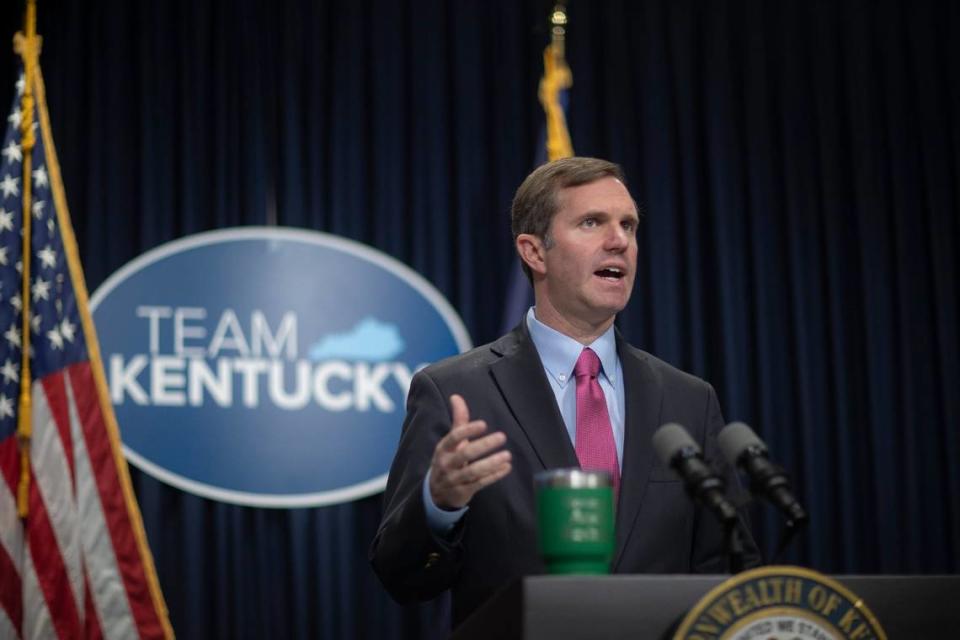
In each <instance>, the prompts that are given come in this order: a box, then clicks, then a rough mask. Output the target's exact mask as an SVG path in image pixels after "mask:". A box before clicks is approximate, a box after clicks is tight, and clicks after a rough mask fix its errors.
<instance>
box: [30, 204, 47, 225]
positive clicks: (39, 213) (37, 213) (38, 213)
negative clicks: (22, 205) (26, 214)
mask: <svg viewBox="0 0 960 640" xmlns="http://www.w3.org/2000/svg"><path fill="white" fill-rule="evenodd" d="M46 204H47V203H46V201H45V200H34V201H33V205H32V206H31V210H32V211H33V217H34V218H36V219H37V220H39V219H40V218H42V217H43V208H44V207H45V206H46Z"/></svg>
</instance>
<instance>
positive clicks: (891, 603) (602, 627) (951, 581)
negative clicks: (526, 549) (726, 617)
mask: <svg viewBox="0 0 960 640" xmlns="http://www.w3.org/2000/svg"><path fill="white" fill-rule="evenodd" d="M729 577H730V576H691V575H675V576H674V575H631V576H620V575H613V576H530V577H526V578H522V579H520V580H517V581H515V582H513V583H511V584H509V585H507V586H506V587H504V589H502V590H501V591H500V592H498V593H497V594H496V595H495V596H493V597H492V598H491V599H490V600H489V601H488V602H486V603H485V604H484V605H483V606H482V607H480V608H479V609H478V610H477V611H475V612H474V613H473V614H472V615H471V616H470V617H469V618H467V619H466V620H465V621H464V622H463V624H461V625H460V626H459V627H457V629H455V630H454V633H453V636H452V637H453V638H454V639H455V640H475V639H480V638H483V639H485V640H486V639H489V638H498V639H507V638H515V639H518V640H521V639H522V640H547V639H549V640H563V639H565V638H570V639H574V638H576V639H579V638H598V639H601V638H602V639H605V640H619V639H621V638H623V639H624V640H626V639H627V638H629V639H630V640H636V639H638V638H669V637H671V635H672V633H673V632H674V630H675V628H676V626H677V624H678V623H679V622H680V620H681V619H682V618H683V616H684V615H685V613H686V612H687V611H688V610H689V609H690V608H691V607H693V606H694V605H695V604H696V603H697V601H698V600H699V599H700V598H701V597H702V596H703V595H705V594H706V593H707V592H708V591H709V590H710V589H712V588H713V587H715V586H717V585H718V584H720V583H721V582H723V581H724V580H727V579H728V578H729ZM834 579H835V580H837V581H839V582H840V583H841V584H842V585H843V586H845V587H846V588H847V589H849V590H850V591H852V592H853V593H855V594H856V595H857V596H859V597H860V598H861V599H862V600H863V602H864V603H865V604H866V606H867V607H868V608H869V609H870V610H871V611H872V612H873V614H874V615H875V616H876V617H877V619H878V620H879V622H880V624H881V626H882V627H883V629H884V631H885V632H886V634H887V637H888V638H889V639H890V640H896V639H898V638H911V639H918V640H919V639H922V638H944V637H952V636H953V634H955V633H957V632H958V630H960V576H834Z"/></svg>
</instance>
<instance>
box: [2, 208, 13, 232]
mask: <svg viewBox="0 0 960 640" xmlns="http://www.w3.org/2000/svg"><path fill="white" fill-rule="evenodd" d="M0 231H13V211H7V210H6V209H4V208H3V207H0Z"/></svg>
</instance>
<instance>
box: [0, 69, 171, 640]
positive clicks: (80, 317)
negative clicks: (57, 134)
mask: <svg viewBox="0 0 960 640" xmlns="http://www.w3.org/2000/svg"><path fill="white" fill-rule="evenodd" d="M35 68H36V76H35V80H34V81H33V83H32V84H33V87H32V89H33V94H34V95H35V97H36V107H35V109H34V113H33V122H34V123H35V124H34V125H33V126H34V131H35V138H36V145H35V146H34V148H33V152H32V158H31V161H32V164H31V168H30V172H29V175H25V174H24V173H25V166H24V165H25V162H24V160H25V158H24V155H25V152H24V150H23V149H22V146H21V133H20V123H21V120H22V118H23V116H22V114H21V111H20V105H21V100H20V97H21V96H22V94H23V91H24V80H23V76H22V75H21V77H20V80H19V81H18V83H17V92H16V93H17V95H16V96H15V98H14V103H13V108H12V109H11V111H10V115H9V117H8V119H7V120H8V123H9V126H8V127H7V132H6V136H5V137H4V139H3V147H2V149H0V639H6V638H24V639H26V638H100V637H104V638H137V637H141V638H164V637H172V631H171V629H170V624H169V621H168V619H167V614H166V609H165V605H164V602H163V597H162V595H161V593H160V589H159V586H158V583H157V578H156V572H155V570H154V567H153V560H152V558H151V556H150V551H149V548H148V547H147V544H146V537H145V535H144V531H143V524H142V521H141V519H140V512H139V509H138V507H137V504H136V500H135V498H134V496H133V491H132V488H131V484H130V479H129V476H128V472H127V468H126V463H125V462H124V460H123V457H122V455H121V453H120V441H119V435H118V431H117V427H116V422H115V419H114V417H113V413H112V408H111V406H110V404H109V401H108V400H107V395H106V391H105V386H104V385H105V383H104V379H103V375H102V366H101V363H100V358H99V349H98V347H97V342H96V335H95V334H94V332H93V324H92V321H91V319H90V314H89V309H88V307H87V293H86V286H85V284H84V282H83V275H82V272H81V270H80V263H79V258H78V255H77V249H76V242H75V240H74V237H73V231H72V230H71V228H70V221H69V215H68V212H67V209H66V198H65V196H64V193H63V185H62V182H61V180H60V175H59V168H58V166H57V160H56V153H55V151H54V148H53V139H52V137H51V133H50V126H49V121H48V118H47V112H46V105H45V101H44V93H43V81H42V78H41V76H40V73H39V65H37V66H36V67H35ZM24 180H30V181H31V182H30V186H31V191H32V193H31V194H30V195H31V197H30V211H31V216H32V224H31V245H32V258H31V260H30V263H31V264H30V268H29V271H30V286H29V290H28V291H22V290H21V289H22V273H23V260H22V258H23V256H22V253H23V250H22V249H23V225H22V222H23V221H22V212H23V198H24V189H23V186H24ZM27 296H29V300H28V299H27ZM25 302H27V303H28V304H29V319H30V340H29V342H30V373H31V376H30V379H31V381H32V385H31V389H32V411H31V413H30V422H31V425H32V436H31V438H30V446H29V453H30V457H29V465H28V467H29V494H28V496H29V498H28V501H27V505H28V513H27V515H26V517H24V518H21V517H20V516H19V514H18V510H17V490H18V484H19V483H20V475H21V458H20V448H21V447H20V443H19V441H18V438H17V417H18V416H17V414H18V404H19V403H18V399H19V395H20V380H21V376H22V371H21V365H22V363H21V358H22V356H23V345H24V342H25V341H24V336H23V335H22V333H23V332H22V326H23V325H22V322H23V320H22V318H23V316H22V313H23V309H24V303H25Z"/></svg>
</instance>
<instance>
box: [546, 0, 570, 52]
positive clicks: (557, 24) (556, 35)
mask: <svg viewBox="0 0 960 640" xmlns="http://www.w3.org/2000/svg"><path fill="white" fill-rule="evenodd" d="M566 37H567V7H566V5H564V4H563V3H562V2H558V3H557V4H555V5H554V6H553V12H552V13H551V14H550V43H551V44H552V45H553V47H554V50H555V53H556V55H559V56H560V57H563V55H564V42H565V40H566Z"/></svg>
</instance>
